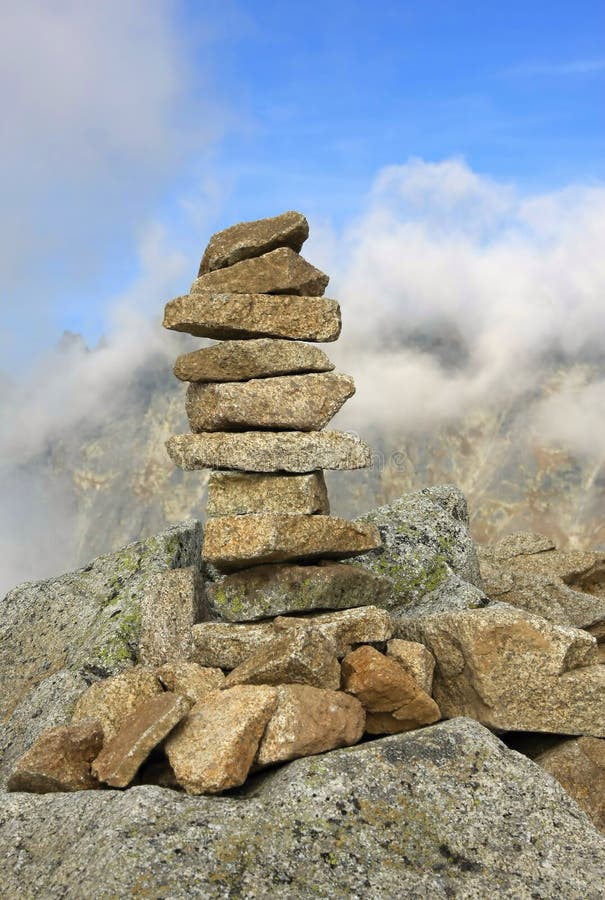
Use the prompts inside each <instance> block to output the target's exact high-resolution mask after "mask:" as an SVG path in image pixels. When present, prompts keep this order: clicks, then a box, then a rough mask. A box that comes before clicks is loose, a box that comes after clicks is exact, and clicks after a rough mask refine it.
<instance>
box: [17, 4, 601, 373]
mask: <svg viewBox="0 0 605 900" xmlns="http://www.w3.org/2000/svg"><path fill="white" fill-rule="evenodd" d="M2 17H3V19H4V20H5V21H4V24H3V28H2V29H1V33H2V34H3V35H4V37H0V45H1V46H0V51H2V54H1V59H2V61H0V75H1V76H2V79H1V81H2V84H3V92H4V98H3V109H4V110H6V109H8V116H5V118H7V120H8V125H7V128H8V140H7V141H6V145H7V146H8V148H9V149H8V160H7V162H6V164H5V166H4V168H3V175H2V176H0V178H2V181H0V187H1V188H2V192H3V194H4V196H5V198H6V202H5V203H4V206H3V208H4V213H3V215H4V222H2V223H0V239H1V240H2V244H3V246H4V249H5V253H6V260H5V266H4V267H3V268H4V275H3V276H2V280H1V282H0V290H1V292H2V298H3V306H4V307H5V313H6V315H5V332H4V335H3V338H2V346H1V349H2V353H3V356H4V359H5V368H7V369H10V368H13V369H15V371H16V373H17V375H18V374H19V364H21V363H22V364H23V365H25V363H26V361H27V359H28V356H31V355H32V354H37V353H39V352H41V351H43V350H44V348H45V347H46V346H50V345H52V344H53V343H54V342H55V341H56V340H57V338H58V337H59V336H60V334H61V332H62V330H63V329H64V328H70V329H74V330H78V331H82V332H83V333H84V334H85V336H86V338H87V340H89V341H90V342H91V343H94V342H95V341H96V340H98V338H99V336H100V335H101V334H103V333H104V331H105V330H106V328H107V315H108V310H110V309H111V308H112V305H113V304H115V299H116V297H117V296H119V295H121V294H122V293H123V292H127V291H128V290H129V287H130V286H131V285H132V283H133V281H135V280H136V278H137V276H138V275H139V274H140V271H141V268H142V266H143V263H142V255H143V256H144V255H145V252H147V254H148V255H149V254H153V253H155V252H156V251H155V250H154V249H153V248H154V243H153V240H151V242H150V239H149V233H150V232H153V229H154V228H155V229H156V230H159V232H160V233H161V236H160V237H159V238H158V239H157V240H158V241H159V244H161V246H162V250H161V251H160V250H158V251H157V252H158V253H159V252H162V253H167V254H168V256H170V255H172V257H174V255H175V254H176V255H178V253H179V252H181V253H182V254H184V256H186V257H187V259H188V260H190V262H189V263H188V266H189V268H188V271H191V272H193V271H194V269H195V266H196V260H195V259H194V258H193V257H196V256H198V255H199V254H200V253H201V251H202V249H203V244H204V243H205V241H206V240H207V238H208V237H209V235H210V233H212V231H214V230H216V229H218V228H221V227H224V226H225V225H227V224H230V223H232V222H234V221H239V220H242V219H247V218H256V217H260V216H264V215H272V214H275V213H277V212H279V211H281V210H283V209H286V208H298V209H301V210H302V211H303V212H305V213H306V214H307V215H308V216H309V218H310V219H311V221H318V222H330V223H332V225H333V226H334V227H335V228H336V229H338V228H341V227H344V226H345V225H346V224H347V223H349V222H351V221H353V220H354V219H355V217H356V216H357V215H359V214H360V212H361V211H362V210H363V208H364V204H365V202H366V198H367V196H368V193H369V192H370V190H371V186H372V183H373V181H374V179H375V178H376V176H377V174H378V173H379V172H380V171H381V170H382V169H383V168H384V167H386V166H390V165H400V164H403V163H405V162H406V161H407V160H409V159H411V158H421V159H424V160H426V161H428V162H439V161H442V160H445V159H451V158H453V157H462V158H464V159H465V160H466V162H467V163H468V165H469V167H470V168H471V169H472V170H473V171H474V172H476V173H478V174H480V175H484V176H486V177H488V178H490V179H494V180H496V181H498V182H500V183H511V184H513V185H515V188H516V189H517V190H520V191H526V192H528V193H532V194H534V195H535V194H539V193H540V192H546V191H551V190H555V189H558V188H562V187H565V186H567V185H570V184H574V183H578V182H581V183H583V184H594V183H597V182H600V181H603V180H604V179H605V152H604V151H605V127H604V120H603V99H604V84H605V48H604V45H603V35H604V34H605V6H604V5H603V3H602V2H584V0H582V2H576V3H573V4H571V3H569V2H548V3H546V2H536V0H526V2H524V3H521V2H517V0H509V2H507V3H505V4H495V3H485V2H482V3H479V2H470V0H459V2H456V3H454V2H444V0H439V2H437V0H423V2H419V0H415V2H400V3H390V2H375V3H367V2H356V0H349V2H341V0H335V2H330V0H325V2H298V3H296V4H284V3H278V2H272V0H264V2H262V3H261V2H250V0H240V2H233V0H226V2H212V0H211V2H207V3H206V2H204V3H200V2H183V0H151V2H149V0H147V2H142V0H122V2H119V3H118V2H117V0H106V2H105V3H104V4H96V3H93V2H92V0H90V2H88V0H82V2H80V3H78V4H73V3H71V2H69V0H58V2H57V3H56V4H53V5H52V9H51V8H50V5H49V4H47V3H45V2H44V0H23V3H22V4H19V6H18V9H17V8H15V9H13V10H8V9H7V10H6V11H5V12H4V13H2ZM142 245H146V246H147V248H148V249H147V251H142V250H141V246H142ZM167 245H168V249H166V246H167ZM172 257H171V258H172ZM171 267H172V268H171ZM168 269H170V271H172V270H173V269H174V271H175V272H176V271H177V270H178V269H179V266H178V264H177V262H175V261H174V260H173V261H172V262H170V264H169V265H168ZM180 278H181V281H180V282H178V278H177V277H176V276H175V278H174V279H172V281H171V279H170V277H169V275H167V276H166V288H167V289H168V288H169V287H171V286H172V284H173V283H174V286H175V290H183V289H185V288H186V279H185V283H183V276H182V275H181V276H180ZM177 282H178V283H177ZM152 303H157V300H156V298H155V297H154V298H151V299H150V303H149V311H150V312H151V310H152V308H153V306H152ZM0 368H2V367H0Z"/></svg>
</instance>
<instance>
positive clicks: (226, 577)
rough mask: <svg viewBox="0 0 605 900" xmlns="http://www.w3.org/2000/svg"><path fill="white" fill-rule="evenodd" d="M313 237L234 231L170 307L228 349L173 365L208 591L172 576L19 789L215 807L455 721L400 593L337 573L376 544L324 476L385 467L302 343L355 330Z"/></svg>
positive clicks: (372, 579) (291, 218) (173, 444)
mask: <svg viewBox="0 0 605 900" xmlns="http://www.w3.org/2000/svg"><path fill="white" fill-rule="evenodd" d="M307 236H308V225H307V221H306V219H305V218H304V216H302V215H300V214H299V213H296V212H287V213H284V214H283V215H280V216H276V217H275V218H271V219H263V220H260V221H257V222H249V223H242V224H240V225H235V226H234V227H232V228H228V229H226V230H225V231H221V232H219V233H218V234H215V235H214V237H213V238H212V239H211V241H210V243H209V245H208V247H207V249H206V252H205V253H204V256H203V259H202V262H201V266H200V270H199V275H198V278H197V279H196V280H195V282H194V283H193V286H192V288H191V291H190V293H189V294H188V295H186V296H182V297H177V298H176V299H175V300H172V301H170V302H169V303H168V304H167V306H166V311H165V317H164V325H165V327H166V328H169V329H171V330H174V331H184V332H187V333H189V334H193V335H197V336H200V337H206V338H215V339H218V341H219V342H218V343H215V344H213V345H212V346H209V347H203V348H201V349H198V350H194V351H193V352H191V353H187V354H184V355H183V356H180V357H179V358H178V359H177V361H176V364H175V374H176V375H177V377H178V378H180V379H181V380H183V381H186V382H189V387H188V389H187V400H186V409H187V416H188V419H189V424H190V426H191V432H192V433H191V434H184V435H177V436H174V437H172V438H170V440H169V441H168V442H167V449H168V453H169V455H170V457H171V458H172V460H173V461H174V462H175V463H176V464H177V465H178V466H181V467H182V468H184V469H189V470H192V469H211V470H212V472H211V475H210V479H209V487H208V504H207V512H208V521H207V524H206V527H205V534H204V542H203V548H202V563H203V565H202V569H203V572H204V577H203V578H202V576H201V575H200V570H199V568H198V567H191V568H184V569H174V570H171V571H168V572H165V573H162V574H161V576H159V577H158V581H157V584H156V585H155V593H154V592H153V590H152V591H151V592H148V593H147V594H146V596H145V597H142V598H141V607H142V611H143V622H144V624H143V630H142V634H141V642H140V654H139V655H140V663H141V664H140V665H137V666H135V667H134V668H132V669H127V670H126V671H124V672H121V673H119V674H116V675H112V676H111V677H109V678H105V679H102V680H100V681H97V682H95V683H93V684H92V685H91V686H90V688H89V689H88V690H87V691H85V693H83V694H82V695H81V696H80V698H79V699H78V700H77V702H76V706H75V711H74V714H73V718H72V723H71V725H68V726H63V727H59V728H52V729H50V730H48V731H46V732H44V733H43V734H42V735H41V736H40V737H39V738H38V739H37V741H36V742H35V743H34V744H33V746H32V747H31V748H30V750H29V751H28V752H27V753H26V754H25V756H23V757H22V758H21V759H20V760H19V762H18V763H17V766H16V768H15V770H14V771H13V774H12V776H11V778H10V779H9V785H8V787H9V790H30V791H37V792H45V791H56V790H82V789H91V788H100V787H103V786H111V787H126V786H127V785H129V784H131V783H133V782H134V783H139V784H140V783H155V784H160V785H163V786H169V787H175V788H179V789H184V790H186V791H187V792H188V793H191V794H215V793H220V792H221V791H224V790H226V789H228V788H233V787H237V786H239V785H241V784H243V783H244V781H245V780H246V778H247V777H248V774H249V772H251V771H252V772H254V771H256V770H258V769H260V768H262V767H264V766H268V765H274V764H276V763H281V762H286V761H288V760H291V759H295V758H297V757H301V756H307V755H311V754H316V753H321V752H324V751H327V750H331V749H334V748H337V747H342V746H348V745H352V744H355V743H356V742H357V741H359V740H360V739H361V737H362V736H363V734H364V733H367V734H370V735H381V734H393V733H397V732H402V731H408V730H411V729H413V728H416V727H418V726H419V725H424V724H430V723H433V722H435V721H437V720H438V719H439V718H440V712H439V707H438V706H437V704H436V702H435V701H434V700H433V699H432V697H431V685H432V679H433V668H434V665H435V660H434V658H433V656H432V655H431V653H430V652H429V651H428V650H427V649H426V648H425V647H424V646H423V645H422V644H420V643H415V642H414V641H407V640H392V637H393V634H394V630H395V628H394V623H393V620H392V619H391V616H390V615H389V613H388V612H387V610H386V609H385V608H384V606H385V605H386V604H385V601H386V599H387V597H388V595H389V593H390V591H391V590H392V584H391V582H390V580H389V579H386V578H384V577H382V576H380V575H378V574H375V573H373V572H371V571H370V570H369V569H367V568H364V567H362V566H361V565H356V564H352V563H342V562H338V561H337V560H341V559H346V558H348V557H356V556H359V555H361V554H364V553H368V552H370V551H375V550H376V549H378V548H379V547H380V546H381V537H380V533H379V531H378V529H377V527H376V526H375V525H372V524H368V523H363V522H349V521H346V520H344V519H341V518H338V517H335V516H331V515H330V514H329V504H328V496H327V491H326V484H325V481H324V475H323V470H324V469H356V468H361V467H364V466H367V465H369V464H370V460H371V454H370V450H369V448H368V447H367V445H366V444H364V443H363V442H362V441H360V440H359V439H357V438H356V437H354V436H352V435H350V434H345V433H341V432H337V431H323V430H322V429H323V428H324V426H325V425H326V424H327V423H328V421H329V420H330V419H331V418H332V417H333V416H334V415H335V413H336V412H337V411H338V410H339V409H340V408H341V406H342V405H343V403H344V402H345V401H346V400H347V399H348V398H349V397H351V396H352V394H353V393H354V386H353V380H352V379H351V378H350V377H349V376H347V375H340V374H337V373H335V372H334V371H333V369H334V366H333V364H332V363H331V362H330V360H329V359H328V357H327V356H326V354H325V353H324V352H323V351H322V350H320V349H319V348H317V347H315V346H313V345H312V343H311V344H310V343H306V342H307V341H310V342H313V343H317V342H329V341H335V340H336V339H337V338H338V336H339V334H340V327H341V322H340V310H339V306H338V304H337V303H336V302H335V301H334V300H330V299H327V298H325V297H323V296H322V295H323V292H324V290H325V288H326V285H327V283H328V278H327V276H326V275H324V274H323V273H322V272H320V271H319V270H318V269H316V268H314V267H313V266H312V265H310V264H309V263H308V262H307V261H306V260H305V259H303V258H302V257H301V256H300V255H299V252H300V249H301V247H302V244H303V242H304V241H305V240H306V238H307ZM150 598H151V599H150ZM146 604H147V608H146ZM145 623H147V624H145ZM383 651H384V652H383Z"/></svg>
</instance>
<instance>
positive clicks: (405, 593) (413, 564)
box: [354, 485, 481, 614]
mask: <svg viewBox="0 0 605 900" xmlns="http://www.w3.org/2000/svg"><path fill="white" fill-rule="evenodd" d="M358 521H361V522H368V523H371V524H374V525H377V526H378V528H379V529H380V533H381V536H382V547H381V548H380V549H379V550H375V551H373V552H371V553H368V554H367V555H366V556H363V557H361V558H360V559H358V560H355V563H354V564H355V565H363V566H365V567H366V568H368V569H370V571H372V572H376V573H378V574H380V575H388V576H389V578H391V579H392V581H393V583H394V593H393V597H394V599H393V606H392V609H393V611H394V612H395V613H397V614H403V613H405V612H406V609H407V608H410V607H412V606H413V605H414V604H415V603H418V602H419V601H420V600H421V599H422V598H423V595H425V594H427V593H429V592H431V591H434V590H435V589H436V588H438V587H439V586H440V585H442V584H443V583H444V582H445V581H447V580H448V579H449V578H451V576H452V574H455V575H458V576H459V577H460V578H462V579H464V580H465V581H467V582H470V583H471V584H472V585H476V586H477V587H481V576H480V574H479V563H478V559H477V552H476V549H475V545H474V542H473V540H472V538H471V536H470V534H469V532H468V513H467V510H466V502H465V500H464V497H463V495H462V494H461V493H460V491H459V490H458V489H457V488H455V487H454V486H453V485H440V486H438V487H436V488H426V489H424V490H422V491H414V492H413V493H410V494H405V495H404V496H403V497H401V499H399V500H396V501H395V502H394V503H391V504H389V505H388V506H383V507H381V508H380V509H377V510H375V511H373V512H371V513H368V514H367V515H366V516H362V517H361V519H360V520H358Z"/></svg>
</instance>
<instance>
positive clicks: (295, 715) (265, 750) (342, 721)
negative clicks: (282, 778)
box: [255, 684, 365, 767]
mask: <svg viewBox="0 0 605 900" xmlns="http://www.w3.org/2000/svg"><path fill="white" fill-rule="evenodd" d="M364 723H365V713H364V711H363V707H362V705H361V703H360V702H359V700H356V699H355V697H350V696H348V695H347V694H343V693H342V691H326V690H321V689H320V688H316V687H310V686H309V685H306V684H286V685H281V686H280V687H278V688H277V708H276V710H275V712H274V713H273V715H272V716H271V718H270V720H269V723H268V725H267V727H266V729H265V733H264V734H263V737H262V740H261V742H260V746H259V748H258V752H257V754H256V759H255V766H259V767H260V766H270V765H273V764H274V763H278V762H286V761H287V760H290V759H297V758H298V757H300V756H311V755H312V754H314V753H325V752H326V751H327V750H334V749H335V748H337V747H349V746H351V744H356V743H357V741H358V740H359V739H360V738H361V736H362V734H363V730H364Z"/></svg>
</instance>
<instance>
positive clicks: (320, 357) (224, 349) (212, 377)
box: [174, 338, 334, 382]
mask: <svg viewBox="0 0 605 900" xmlns="http://www.w3.org/2000/svg"><path fill="white" fill-rule="evenodd" d="M333 368H334V363H332V362H330V360H329V359H328V357H327V356H326V354H325V353H324V352H323V350H320V349H319V347H314V346H312V345H311V344H304V343H302V341H287V340H282V339H279V338H257V339H256V340H250V341H221V342H220V343H218V344H213V345H212V347H202V349H201V350H193V351H192V352H191V353H184V354H183V355H182V356H179V357H178V358H177V361H176V362H175V364H174V374H175V375H176V377H177V378H180V379H181V381H201V382H207V381H210V382H211V381H220V382H224V381H248V380H249V379H250V378H266V377H267V376H271V375H296V374H299V373H301V372H331V371H332V369H333Z"/></svg>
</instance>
